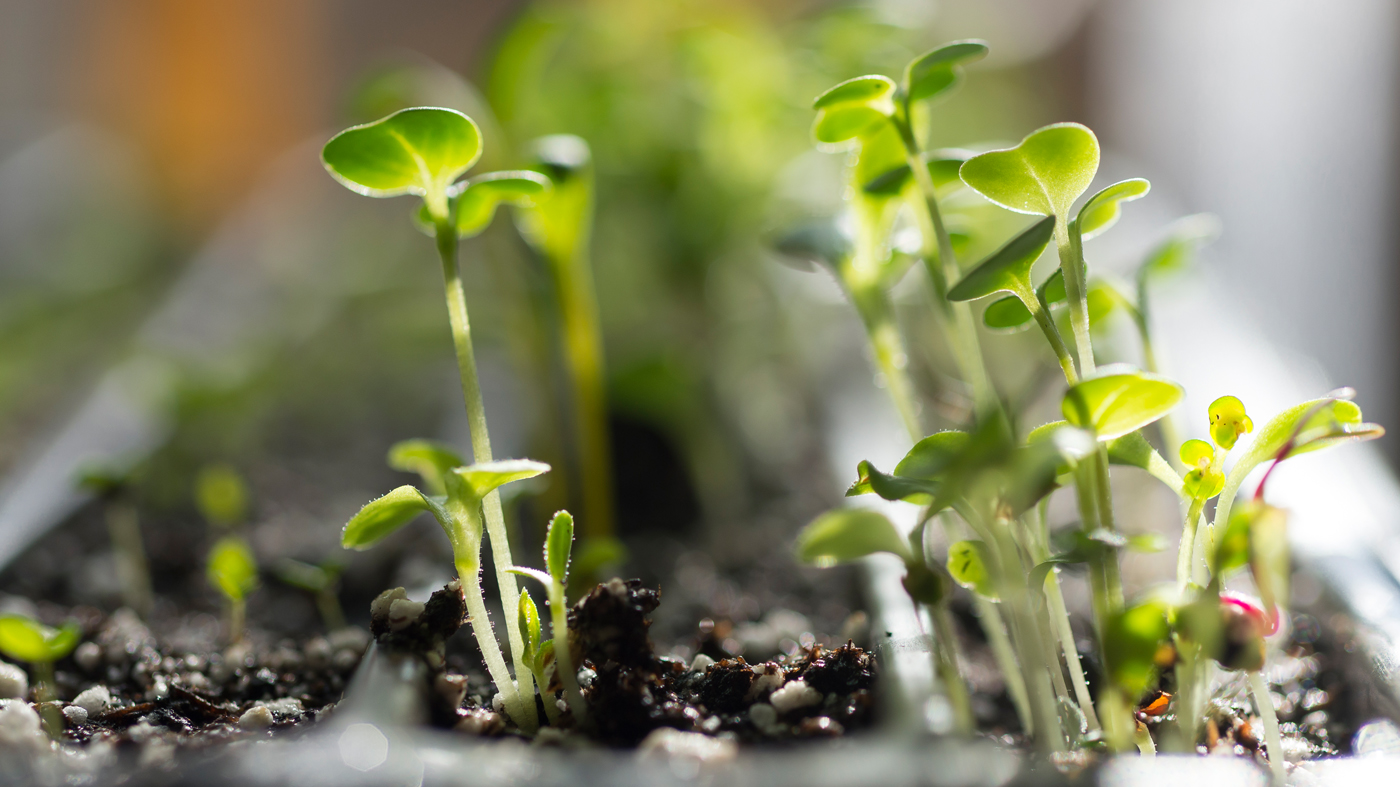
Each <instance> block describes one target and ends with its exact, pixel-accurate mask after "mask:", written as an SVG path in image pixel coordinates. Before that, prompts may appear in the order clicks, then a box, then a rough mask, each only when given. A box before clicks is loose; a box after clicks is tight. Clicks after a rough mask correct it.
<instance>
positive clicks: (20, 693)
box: [0, 661, 29, 700]
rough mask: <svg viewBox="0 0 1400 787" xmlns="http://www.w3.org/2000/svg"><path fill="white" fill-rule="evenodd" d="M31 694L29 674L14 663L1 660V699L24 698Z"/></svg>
mask: <svg viewBox="0 0 1400 787" xmlns="http://www.w3.org/2000/svg"><path fill="white" fill-rule="evenodd" d="M28 696H29V676H27V675H25V674H24V670H22V669H20V668H19V667H16V666H15V665H13V664H8V663H6V662H3V661H0V699H7V700H10V699H13V700H22V699H24V698H25V697H28Z"/></svg>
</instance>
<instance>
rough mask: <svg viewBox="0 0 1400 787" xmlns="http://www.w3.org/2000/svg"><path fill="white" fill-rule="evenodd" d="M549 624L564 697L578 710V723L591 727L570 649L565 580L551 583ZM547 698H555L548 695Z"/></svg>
mask: <svg viewBox="0 0 1400 787" xmlns="http://www.w3.org/2000/svg"><path fill="white" fill-rule="evenodd" d="M549 626H550V635H551V636H553V637H554V672H555V674H557V675H558V676H559V682H560V683H561V684H563V686H564V701H565V702H567V703H568V704H569V710H570V712H572V713H573V714H574V724H577V725H578V726H580V727H587V726H588V724H589V721H588V705H587V704H586V703H585V702H584V701H583V692H582V691H581V690H580V689H579V686H578V675H577V673H575V672H574V659H573V655H572V654H570V653H569V607H568V606H567V605H566V603H565V601H564V585H563V583H561V582H551V583H549ZM545 700H546V702H547V703H548V702H550V701H552V699H551V698H549V697H546V698H545Z"/></svg>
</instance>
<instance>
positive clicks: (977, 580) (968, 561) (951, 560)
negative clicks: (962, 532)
mask: <svg viewBox="0 0 1400 787" xmlns="http://www.w3.org/2000/svg"><path fill="white" fill-rule="evenodd" d="M948 573H949V574H951V575H952V576H953V581H954V582H956V583H958V584H959V585H962V586H963V587H965V588H967V589H968V590H971V591H972V592H974V593H976V594H977V595H979V596H982V597H984V598H990V599H995V598H996V597H997V591H996V587H995V586H993V584H992V576H991V574H990V572H988V571H987V545H986V544H984V543H983V542H981V541H958V542H955V543H953V544H952V545H951V546H949V547H948Z"/></svg>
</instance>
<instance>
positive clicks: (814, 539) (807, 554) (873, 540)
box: [797, 508, 911, 566]
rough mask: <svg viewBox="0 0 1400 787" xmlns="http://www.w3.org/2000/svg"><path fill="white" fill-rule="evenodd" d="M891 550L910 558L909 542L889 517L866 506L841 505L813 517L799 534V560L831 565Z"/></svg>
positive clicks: (890, 551) (894, 553)
mask: <svg viewBox="0 0 1400 787" xmlns="http://www.w3.org/2000/svg"><path fill="white" fill-rule="evenodd" d="M878 552H888V553H890V554H893V555H897V556H899V557H900V558H902V559H904V560H905V561H908V560H909V559H910V558H911V553H910V551H909V544H908V543H907V542H906V541H905V539H904V538H903V537H902V536H901V535H900V534H899V531H897V530H895V527H894V525H893V524H891V523H890V520H889V519H887V518H886V517H885V515H884V514H881V513H879V512H877V511H871V510H869V509H865V508H838V509H835V510H833V511H828V512H826V513H825V514H822V515H821V516H819V517H817V518H816V519H814V520H813V521H812V522H811V523H810V524H808V525H807V527H805V528H803V530H802V533H801V534H800V535H799V536H798V537H797V559H798V560H801V561H802V562H803V563H812V564H815V565H818V566H832V565H835V564H837V563H845V562H848V561H851V560H856V559H858V558H862V557H865V556H866V555H873V554H876V553H878Z"/></svg>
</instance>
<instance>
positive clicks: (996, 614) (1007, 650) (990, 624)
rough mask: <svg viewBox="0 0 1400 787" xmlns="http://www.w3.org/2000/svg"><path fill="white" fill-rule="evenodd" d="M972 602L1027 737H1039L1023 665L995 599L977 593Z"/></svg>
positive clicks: (974, 594)
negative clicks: (1017, 658)
mask: <svg viewBox="0 0 1400 787" xmlns="http://www.w3.org/2000/svg"><path fill="white" fill-rule="evenodd" d="M972 602H973V607H974V609H976V610H977V617H978V619H979V620H981V621H982V630H983V631H985V632H986V633H987V644H988V645H989V646H990V647H991V649H992V657H993V658H994V659H995V660H996V663H997V669H998V670H1001V674H1002V677H1003V678H1004V679H1005V680H1006V693H1007V694H1010V695H1011V704H1012V705H1014V706H1015V707H1016V716H1017V717H1018V718H1020V720H1021V727H1022V729H1024V730H1025V731H1026V734H1027V735H1031V736H1034V735H1035V723H1034V718H1035V717H1034V714H1032V713H1031V702H1030V697H1029V696H1028V694H1027V691H1026V679H1025V677H1024V676H1023V674H1022V672H1021V665H1020V664H1019V663H1018V662H1017V660H1016V651H1015V649H1014V648H1012V647H1011V638H1010V637H1008V636H1007V633H1006V622H1005V621H1004V620H1002V617H1001V612H1000V611H999V610H998V609H997V605H996V603H995V602H993V601H992V600H991V599H988V598H984V597H983V596H981V595H979V594H977V593H973V594H972Z"/></svg>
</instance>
